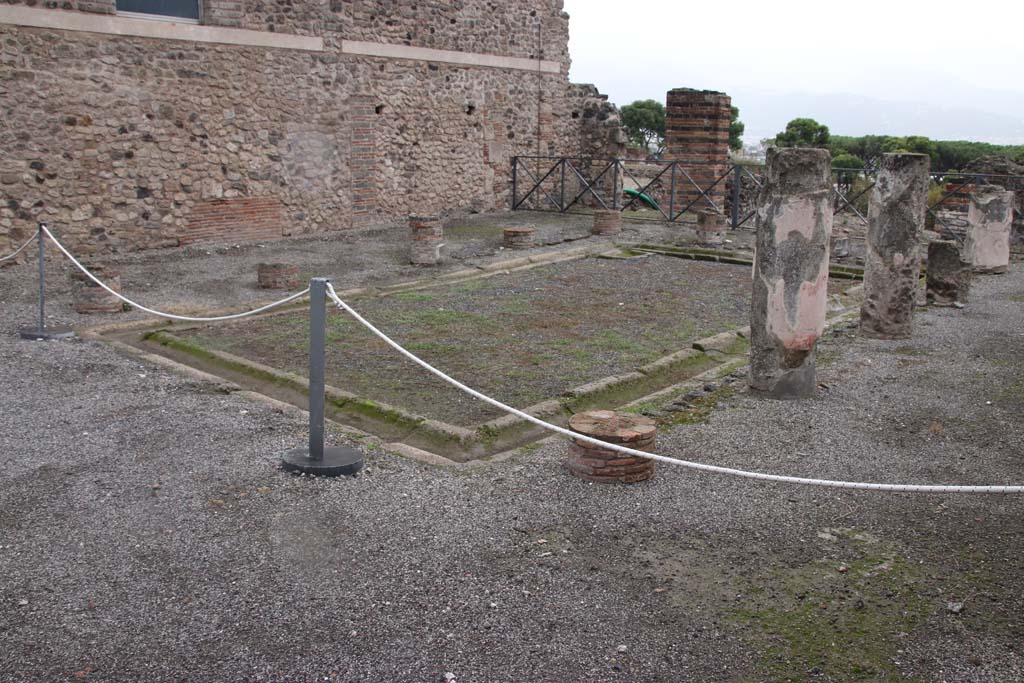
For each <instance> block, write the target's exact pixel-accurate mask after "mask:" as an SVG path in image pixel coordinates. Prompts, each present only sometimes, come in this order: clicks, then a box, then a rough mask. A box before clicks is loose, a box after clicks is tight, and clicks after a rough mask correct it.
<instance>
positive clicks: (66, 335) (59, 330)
mask: <svg viewBox="0 0 1024 683" xmlns="http://www.w3.org/2000/svg"><path fill="white" fill-rule="evenodd" d="M45 228H46V223H43V222H41V221H40V223H39V228H38V234H37V235H36V239H37V240H38V241H39V245H38V246H39V321H38V324H37V326H35V327H23V328H21V329H20V330H18V336H20V337H21V338H22V339H46V340H50V339H70V338H71V337H74V336H75V332H74V330H72V329H71V328H70V327H50V328H47V327H46V235H45V233H44V232H43V230H44V229H45Z"/></svg>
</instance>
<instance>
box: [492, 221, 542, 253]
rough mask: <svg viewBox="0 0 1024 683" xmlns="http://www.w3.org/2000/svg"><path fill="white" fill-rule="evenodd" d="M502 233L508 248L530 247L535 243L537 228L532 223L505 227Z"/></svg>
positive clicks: (504, 243) (503, 241)
mask: <svg viewBox="0 0 1024 683" xmlns="http://www.w3.org/2000/svg"><path fill="white" fill-rule="evenodd" d="M501 234H502V244H503V246H504V247H505V248H506V249H530V248H531V247H533V246H534V244H535V242H534V240H535V237H536V228H534V227H533V226H532V225H523V226H519V227H515V228H505V229H504V230H502V233H501Z"/></svg>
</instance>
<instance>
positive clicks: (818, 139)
mask: <svg viewBox="0 0 1024 683" xmlns="http://www.w3.org/2000/svg"><path fill="white" fill-rule="evenodd" d="M828 140H829V134H828V126H823V125H822V124H820V123H818V122H817V121H815V120H814V119H793V120H792V121H790V122H789V123H787V124H786V130H784V131H783V132H781V133H779V134H778V135H776V136H775V144H776V145H778V146H779V147H822V148H825V149H827V148H828Z"/></svg>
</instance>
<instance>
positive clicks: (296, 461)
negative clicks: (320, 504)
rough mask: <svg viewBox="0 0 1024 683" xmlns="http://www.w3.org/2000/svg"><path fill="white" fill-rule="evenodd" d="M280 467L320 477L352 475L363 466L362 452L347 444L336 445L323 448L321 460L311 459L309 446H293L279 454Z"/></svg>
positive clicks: (287, 470)
mask: <svg viewBox="0 0 1024 683" xmlns="http://www.w3.org/2000/svg"><path fill="white" fill-rule="evenodd" d="M281 468H282V469H283V470H285V471H286V472H300V473H302V474H315V475H317V476H320V477H339V476H342V475H353V474H355V473H356V472H358V471H359V470H361V469H362V468H363V454H362V453H360V452H359V451H357V450H356V449H354V448H349V447H348V446H336V447H333V448H324V457H323V460H311V459H310V457H309V448H293V449H292V450H290V451H288V452H287V453H285V454H284V455H282V456H281Z"/></svg>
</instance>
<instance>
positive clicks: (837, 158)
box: [832, 152, 864, 185]
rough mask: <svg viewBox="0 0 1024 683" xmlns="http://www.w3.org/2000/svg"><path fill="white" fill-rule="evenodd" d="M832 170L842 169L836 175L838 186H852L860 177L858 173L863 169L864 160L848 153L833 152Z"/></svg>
mask: <svg viewBox="0 0 1024 683" xmlns="http://www.w3.org/2000/svg"><path fill="white" fill-rule="evenodd" d="M832 168H839V169H844V170H841V171H839V172H838V173H837V174H836V180H837V181H838V182H839V184H840V185H852V184H853V182H854V181H855V180H856V179H857V177H858V176H860V173H859V171H860V170H861V169H863V168H864V160H863V159H861V158H860V157H859V156H857V155H855V154H850V153H849V152H840V153H839V154H835V152H833V157H832Z"/></svg>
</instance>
